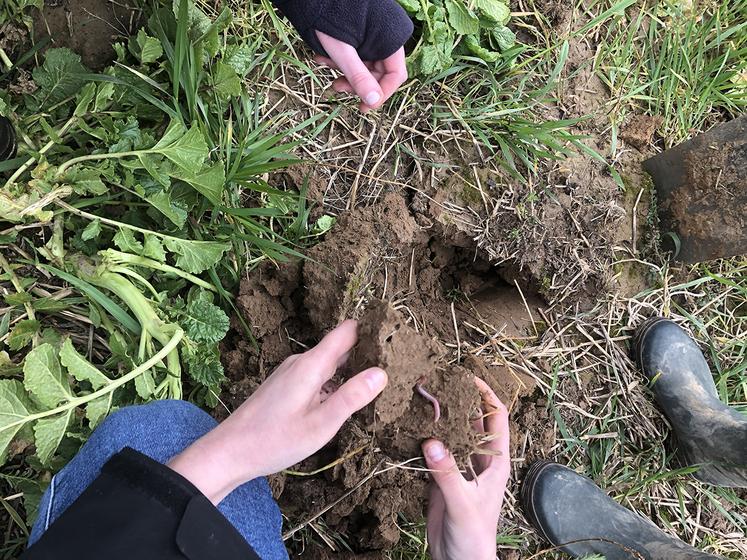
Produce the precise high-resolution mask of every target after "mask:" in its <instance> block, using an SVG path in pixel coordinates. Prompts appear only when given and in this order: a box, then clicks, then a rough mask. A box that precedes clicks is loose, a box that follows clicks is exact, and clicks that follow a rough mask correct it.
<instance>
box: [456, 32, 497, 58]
mask: <svg viewBox="0 0 747 560" xmlns="http://www.w3.org/2000/svg"><path fill="white" fill-rule="evenodd" d="M464 44H465V45H467V48H468V49H469V51H470V52H471V53H473V54H475V55H477V56H478V57H480V58H481V59H483V60H484V61H485V62H495V61H496V60H498V59H499V58H500V57H501V53H499V52H495V51H491V50H488V49H486V48H485V47H483V46H482V45H480V39H479V38H478V37H477V36H476V35H468V36H467V37H465V38H464Z"/></svg>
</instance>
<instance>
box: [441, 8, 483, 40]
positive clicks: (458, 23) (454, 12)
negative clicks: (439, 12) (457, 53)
mask: <svg viewBox="0 0 747 560" xmlns="http://www.w3.org/2000/svg"><path fill="white" fill-rule="evenodd" d="M445 5H446V9H447V10H448V11H449V23H450V24H451V27H453V28H454V31H456V32H457V33H458V34H459V35H473V34H475V33H478V32H479V31H480V20H479V19H477V16H476V15H475V14H474V13H472V10H470V9H469V8H468V7H467V6H466V5H465V4H464V1H463V0H446V1H445Z"/></svg>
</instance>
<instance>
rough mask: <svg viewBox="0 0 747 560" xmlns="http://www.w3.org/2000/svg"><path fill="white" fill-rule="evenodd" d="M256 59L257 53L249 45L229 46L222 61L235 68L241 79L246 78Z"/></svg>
mask: <svg viewBox="0 0 747 560" xmlns="http://www.w3.org/2000/svg"><path fill="white" fill-rule="evenodd" d="M256 59H257V55H256V52H255V51H254V50H253V49H252V48H251V47H250V46H249V45H248V44H243V45H231V46H229V47H228V48H227V49H226V52H225V53H224V54H223V58H222V61H223V62H224V63H225V64H228V65H229V66H230V67H231V68H233V69H234V71H235V72H236V73H237V74H238V75H239V77H244V76H246V74H247V72H249V69H250V68H251V67H252V65H253V64H254V62H255V60H256Z"/></svg>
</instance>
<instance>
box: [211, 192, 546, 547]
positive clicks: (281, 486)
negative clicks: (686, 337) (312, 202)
mask: <svg viewBox="0 0 747 560" xmlns="http://www.w3.org/2000/svg"><path fill="white" fill-rule="evenodd" d="M431 210H432V208H431ZM429 212H430V211H429V210H427V209H426V210H425V211H423V212H416V211H414V210H412V209H411V208H410V207H408V204H407V202H406V200H405V198H404V197H403V196H401V195H400V194H398V193H389V194H387V195H385V196H383V197H382V198H381V200H380V201H379V202H378V203H376V204H375V205H372V206H369V207H367V208H361V209H357V210H354V211H351V212H348V213H347V214H345V215H344V216H342V217H341V218H340V219H339V221H338V223H337V224H336V225H335V227H334V228H333V229H332V230H331V231H330V232H329V233H328V234H327V236H326V238H325V240H324V241H323V242H321V243H319V244H318V245H316V246H315V247H313V248H312V249H311V250H310V251H309V252H308V258H307V259H306V260H303V261H294V262H289V263H282V264H279V265H276V264H274V263H265V264H264V265H262V266H261V267H259V269H257V270H255V271H253V272H252V273H251V274H249V275H248V276H247V278H246V279H245V280H244V281H243V283H242V285H241V288H240V293H239V297H238V298H237V304H238V308H239V310H240V313H241V314H242V316H243V319H244V320H245V321H246V322H247V324H249V325H250V326H251V328H252V331H253V334H254V336H255V338H256V344H254V342H253V341H251V340H248V339H246V337H244V336H243V335H242V334H241V330H240V329H239V328H236V329H235V330H234V333H233V334H232V335H231V336H229V338H228V339H227V340H226V341H225V342H224V348H223V355H224V360H225V365H226V372H227V375H228V377H229V378H230V380H231V382H230V383H229V385H228V388H227V390H226V391H225V393H224V395H223V400H224V402H227V403H228V404H229V408H235V407H236V406H238V405H239V404H240V403H241V402H243V400H244V399H246V397H247V396H248V395H250V394H251V393H252V392H253V391H254V390H255V389H256V387H257V386H259V384H260V383H261V382H262V381H263V380H264V379H265V378H266V377H267V376H268V375H269V374H270V373H271V372H272V371H273V369H274V368H275V367H276V366H277V365H278V364H279V363H280V362H282V361H283V360H284V359H285V358H286V357H288V356H289V355H291V354H294V353H298V352H302V351H303V350H304V349H305V348H306V347H308V346H310V345H313V344H315V343H316V342H317V341H318V340H319V339H320V338H321V337H322V336H323V335H324V334H325V333H326V332H327V331H328V330H329V329H331V328H333V327H334V326H335V325H337V324H338V323H339V322H340V321H342V320H344V319H346V318H355V319H358V321H359V342H358V345H357V346H356V347H355V348H354V350H353V352H352V353H351V357H350V359H349V361H348V364H347V366H346V367H345V368H343V369H341V370H340V371H338V372H337V374H336V376H335V378H334V380H333V381H334V382H336V383H337V384H341V383H343V382H344V381H345V379H346V378H348V377H349V376H351V375H353V374H355V373H357V372H359V371H361V370H363V369H365V368H367V367H370V366H380V367H383V368H384V369H386V370H387V373H388V375H389V384H388V386H387V388H386V389H385V390H384V392H383V393H382V394H381V395H380V396H379V398H378V399H377V400H376V401H375V402H374V403H372V404H371V405H369V406H368V407H366V408H365V409H363V410H362V411H360V412H359V413H358V414H356V415H355V416H354V417H353V418H352V419H351V420H350V421H349V422H348V423H347V424H346V425H345V426H344V427H343V428H342V430H341V431H340V432H339V434H338V435H337V437H336V438H335V439H334V440H333V441H332V442H330V444H329V445H328V446H326V447H325V448H324V449H322V450H321V451H320V452H319V453H317V454H316V455H314V456H313V457H311V458H309V459H307V460H306V461H304V462H303V463H302V464H300V465H297V466H295V467H293V468H292V469H291V470H292V471H293V472H294V473H295V474H294V473H286V474H279V475H276V476H274V477H273V478H272V480H271V486H272V487H273V491H274V493H275V496H276V497H277V498H278V500H279V503H280V506H281V509H282V511H283V513H284V514H285V515H286V517H287V518H288V519H289V523H288V529H290V530H292V529H293V528H294V527H296V526H298V525H299V524H302V523H304V522H305V521H306V520H308V519H310V518H311V517H312V516H314V515H315V514H317V513H319V512H321V511H323V510H324V513H323V515H322V516H320V517H319V518H318V519H315V522H318V521H323V523H324V526H325V527H326V528H327V530H328V531H336V532H339V533H342V534H345V535H346V542H347V543H348V544H349V545H350V546H351V547H352V548H353V550H354V551H355V552H356V554H364V553H368V552H371V551H377V550H382V549H387V548H391V547H392V546H393V545H395V544H396V543H397V541H398V539H399V536H400V531H399V529H398V526H397V522H398V521H400V520H401V519H400V516H403V517H404V518H405V519H408V520H412V521H414V520H417V519H420V518H421V517H422V516H423V514H424V511H425V510H424V508H425V504H426V500H427V484H428V478H427V474H426V473H425V472H423V470H422V467H423V463H422V460H421V459H419V457H420V455H421V451H420V444H421V442H422V441H423V440H424V439H427V438H431V437H435V438H439V439H441V440H442V441H444V442H445V443H446V445H447V446H448V448H449V449H450V450H451V451H452V452H453V453H454V455H455V456H456V458H457V461H458V462H459V463H460V465H462V467H464V468H465V470H466V471H467V472H468V470H469V464H470V456H471V454H473V453H475V452H476V451H477V449H478V446H479V439H478V435H477V434H476V433H475V432H473V430H472V428H471V424H472V421H473V420H474V419H475V418H476V416H477V415H479V414H480V412H479V411H480V409H479V403H480V397H479V393H478V391H477V388H476V386H475V384H474V381H473V378H474V376H476V375H477V376H479V377H481V378H483V379H484V380H485V381H486V382H487V383H488V384H489V385H490V386H491V387H492V388H493V389H494V390H495V391H496V393H497V394H498V396H499V397H500V398H501V399H502V400H503V402H504V403H505V404H506V405H507V406H509V407H510V408H511V409H512V412H513V413H512V425H511V431H512V439H513V442H512V446H513V447H514V449H516V447H517V446H521V445H523V444H524V443H525V441H526V438H527V437H530V436H529V434H530V433H531V438H532V441H533V442H534V448H535V449H534V451H532V452H530V453H527V455H528V456H530V455H532V454H536V456H541V455H542V454H543V453H544V452H545V451H546V449H547V447H549V446H550V445H551V444H552V441H553V438H552V432H551V431H550V432H549V433H548V430H549V429H550V428H548V427H547V426H548V425H549V423H547V422H544V423H543V422H542V419H543V414H544V415H546V411H545V407H544V406H543V405H542V404H541V403H539V402H534V400H533V399H535V397H534V395H533V393H534V389H535V382H534V380H533V378H531V377H529V376H527V375H524V374H522V373H520V372H517V371H514V370H513V369H511V368H510V367H507V366H506V365H504V364H502V363H500V358H499V356H500V353H499V352H497V351H496V346H495V344H496V340H505V339H513V340H515V341H519V342H520V341H521V340H525V341H528V340H530V339H534V337H535V336H536V331H535V330H534V329H535V328H536V325H534V324H533V322H532V320H531V314H532V313H534V314H535V316H538V315H537V311H538V310H539V309H541V308H542V307H543V302H542V300H541V299H540V298H538V297H537V296H534V295H533V292H532V290H530V289H528V288H524V289H523V290H522V292H521V293H519V291H518V290H517V289H516V287H515V286H511V285H509V284H508V283H507V282H506V281H504V280H503V276H505V274H503V272H504V271H501V270H499V269H497V268H495V267H494V266H492V265H490V263H488V262H487V261H485V260H482V259H481V258H480V257H479V256H478V254H477V250H476V248H475V244H474V242H473V241H471V240H470V239H469V238H468V237H467V236H465V235H463V234H461V233H459V232H458V230H456V228H453V227H451V226H449V225H444V223H443V222H442V221H440V220H438V219H434V216H433V214H432V213H429ZM237 327H238V325H237ZM417 384H421V386H422V387H423V388H424V389H425V390H427V392H428V393H429V394H431V395H433V396H434V397H435V398H436V399H437V400H438V402H439V405H440V417H439V418H438V420H437V421H436V415H435V410H434V406H433V404H432V403H431V402H430V401H429V400H428V399H426V398H425V397H424V396H423V395H422V394H421V393H420V392H419V391H418V390H417V387H416V385H417ZM545 417H546V416H545ZM320 469H322V470H320ZM318 470H320V472H318V473H317V474H315V475H313V476H298V474H297V473H310V472H315V471H318ZM299 534H300V533H295V534H294V535H293V536H292V537H291V538H290V541H289V546H290V548H291V550H292V549H293V544H292V542H293V540H294V538H298V537H299ZM330 550H331V548H330V547H328V546H325V547H321V548H319V549H318V550H315V551H310V550H308V549H306V550H304V552H303V557H304V558H314V557H320V558H324V557H328V556H329V554H331V553H330Z"/></svg>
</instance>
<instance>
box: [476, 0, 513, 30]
mask: <svg viewBox="0 0 747 560" xmlns="http://www.w3.org/2000/svg"><path fill="white" fill-rule="evenodd" d="M475 6H476V7H477V12H478V13H479V14H480V17H481V18H483V19H485V20H486V21H487V22H488V23H490V24H493V25H496V24H497V25H506V24H507V23H508V20H509V19H511V10H510V9H509V7H508V6H507V5H506V3H505V2H501V1H500V0H475Z"/></svg>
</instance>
